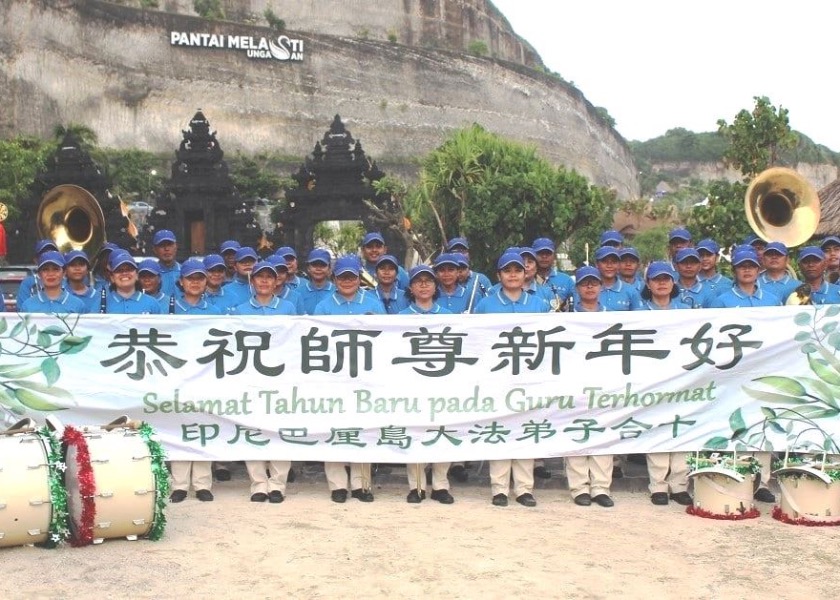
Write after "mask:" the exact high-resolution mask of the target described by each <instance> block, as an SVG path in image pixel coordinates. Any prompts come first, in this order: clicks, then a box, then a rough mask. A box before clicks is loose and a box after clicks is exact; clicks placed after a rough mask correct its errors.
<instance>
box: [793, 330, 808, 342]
mask: <svg viewBox="0 0 840 600" xmlns="http://www.w3.org/2000/svg"><path fill="white" fill-rule="evenodd" d="M793 339H794V341H797V342H807V341H808V340H810V339H811V332H809V331H797V332H796V335H794V336H793Z"/></svg>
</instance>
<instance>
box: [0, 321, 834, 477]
mask: <svg viewBox="0 0 840 600" xmlns="http://www.w3.org/2000/svg"><path fill="white" fill-rule="evenodd" d="M838 313H840V306H828V307H778V308H758V309H734V310H722V309H721V310H681V311H661V312H615V313H589V314H581V313H573V314H565V313H559V314H558V313H551V314H549V315H530V314H525V315H516V316H515V317H512V316H511V315H448V316H444V315H440V316H434V317H418V316H363V317H319V318H313V317H191V316H184V317H178V318H173V317H170V316H132V315H128V316H122V315H83V316H76V315H72V316H61V317H59V316H50V315H17V314H9V313H7V314H3V315H0V410H3V411H5V413H6V415H5V416H6V420H7V421H11V419H12V418H15V419H16V418H19V417H20V416H21V415H24V414H25V415H27V416H32V417H34V418H35V419H36V420H37V421H39V422H41V423H43V419H44V417H45V416H46V415H48V414H53V415H55V416H57V417H58V418H59V419H60V420H61V421H62V422H64V423H65V424H73V425H76V426H79V425H94V424H104V423H107V422H109V421H111V420H112V419H114V418H116V417H117V416H119V415H122V414H126V415H128V416H129V417H131V418H132V419H137V420H145V421H147V422H149V423H150V424H151V425H152V426H153V427H154V428H155V429H156V431H157V432H158V435H159V437H160V439H161V441H162V442H163V443H164V445H165V447H166V448H167V450H168V453H169V456H170V458H173V459H187V460H188V459H219V460H243V459H270V458H277V459H280V458H282V459H290V460H325V461H349V462H406V461H408V462H439V461H448V460H453V459H460V460H478V459H493V458H528V457H550V456H562V455H574V454H613V453H615V454H623V453H633V452H667V451H681V450H685V451H689V450H697V449H700V448H704V447H715V448H724V447H728V448H739V449H742V450H747V449H750V450H755V449H776V450H779V449H783V448H785V447H787V446H796V447H809V448H819V449H822V448H825V449H827V450H829V451H831V452H840V449H839V448H838V447H837V442H836V441H835V440H840V437H838V433H840V420H838V418H837V417H838V415H840V404H838V398H840V358H838V357H837V349H838V348H840V331H838V329H837V326H838V320H837V315H838Z"/></svg>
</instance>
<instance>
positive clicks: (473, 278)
mask: <svg viewBox="0 0 840 600" xmlns="http://www.w3.org/2000/svg"><path fill="white" fill-rule="evenodd" d="M446 251H447V252H449V253H450V254H454V255H456V256H457V255H458V254H463V255H464V258H465V259H466V271H464V270H463V269H464V266H463V265H461V262H460V261H459V262H458V283H460V284H461V285H462V286H464V289H465V290H467V293H469V294H470V295H472V290H473V288H475V286H476V285H478V287H477V288H476V291H477V292H478V293H477V294H476V301H478V300H479V299H481V298H482V297H484V296H486V295H487V291H488V290H489V289H490V287H491V286H492V285H493V284H492V283H490V278H489V277H487V275H485V274H484V273H479V272H478V271H472V270H470V243H469V242H468V241H467V238H465V237H454V238H452V239H451V240H449V241H448V242H447V243H446Z"/></svg>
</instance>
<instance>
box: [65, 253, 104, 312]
mask: <svg viewBox="0 0 840 600" xmlns="http://www.w3.org/2000/svg"><path fill="white" fill-rule="evenodd" d="M64 262H65V265H66V266H65V267H64V277H65V279H66V281H67V283H66V286H67V291H68V292H70V294H72V295H73V296H75V297H76V298H78V299H79V300H81V301H82V303H83V304H84V305H85V312H89V313H90V312H93V313H95V312H99V304H98V302H99V293H98V292H97V290H96V288H95V287H94V286H93V285H91V284H92V282H91V279H92V278H91V275H90V260H89V259H88V256H87V254H85V252H84V250H71V251H70V252H67V253H66V254H65V255H64Z"/></svg>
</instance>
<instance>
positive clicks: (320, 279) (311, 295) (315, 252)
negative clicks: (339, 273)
mask: <svg viewBox="0 0 840 600" xmlns="http://www.w3.org/2000/svg"><path fill="white" fill-rule="evenodd" d="M306 272H307V274H308V275H309V279H308V280H306V281H304V282H302V284H301V286H300V287H299V288H298V291H299V292H300V295H301V298H302V299H303V309H304V311H305V312H306V314H307V315H311V314H313V313H314V312H315V307H316V306H318V304H319V303H320V302H321V300H323V299H324V298H326V297H327V296H329V295H330V294H332V293H333V292H334V291H335V284H334V283H333V282H332V281H330V253H329V251H328V250H325V249H324V248H313V249H312V250H311V251H310V252H309V256H308V257H307V258H306Z"/></svg>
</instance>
